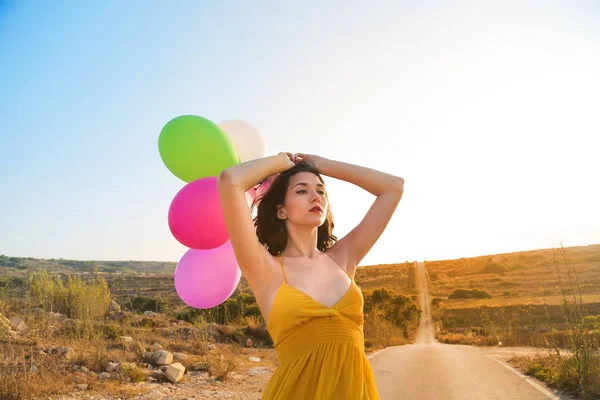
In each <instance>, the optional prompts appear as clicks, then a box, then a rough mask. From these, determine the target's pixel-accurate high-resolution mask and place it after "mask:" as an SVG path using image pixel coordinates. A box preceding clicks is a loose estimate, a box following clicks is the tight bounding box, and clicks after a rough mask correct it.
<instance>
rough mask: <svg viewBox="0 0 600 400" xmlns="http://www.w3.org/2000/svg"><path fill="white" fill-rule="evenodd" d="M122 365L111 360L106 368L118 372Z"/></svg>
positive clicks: (108, 370) (107, 370)
mask: <svg viewBox="0 0 600 400" xmlns="http://www.w3.org/2000/svg"><path fill="white" fill-rule="evenodd" d="M120 367H121V365H120V364H119V363H116V362H110V361H109V362H108V364H106V367H105V368H104V369H105V370H106V372H116V371H118V370H119V368H120Z"/></svg>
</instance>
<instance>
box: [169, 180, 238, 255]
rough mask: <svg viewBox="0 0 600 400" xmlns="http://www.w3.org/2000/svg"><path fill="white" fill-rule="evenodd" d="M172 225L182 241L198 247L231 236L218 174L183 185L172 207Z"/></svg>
mask: <svg viewBox="0 0 600 400" xmlns="http://www.w3.org/2000/svg"><path fill="white" fill-rule="evenodd" d="M169 229H170V230H171V233H172V234H173V236H175V239H177V240H178V241H179V242H180V243H181V244H183V245H184V246H186V247H189V248H192V249H197V250H208V249H214V248H216V247H219V246H221V245H222V244H223V243H225V242H227V241H228V240H229V234H228V233H227V228H226V227H225V219H224V218H223V210H222V209H221V202H220V201H219V193H218V191H217V178H216V177H213V176H211V177H206V178H201V179H197V180H195V181H192V182H190V183H188V184H187V185H185V186H184V187H183V188H181V190H180V191H179V192H178V193H177V194H176V195H175V197H174V198H173V201H172V202H171V206H170V207H169Z"/></svg>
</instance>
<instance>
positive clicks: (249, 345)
mask: <svg viewBox="0 0 600 400" xmlns="http://www.w3.org/2000/svg"><path fill="white" fill-rule="evenodd" d="M246 347H252V339H250V338H248V339H246Z"/></svg>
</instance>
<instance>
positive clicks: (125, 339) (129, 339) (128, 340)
mask: <svg viewBox="0 0 600 400" xmlns="http://www.w3.org/2000/svg"><path fill="white" fill-rule="evenodd" d="M121 340H122V341H123V343H127V344H129V343H133V342H134V340H133V338H132V337H131V336H121Z"/></svg>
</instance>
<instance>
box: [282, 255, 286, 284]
mask: <svg viewBox="0 0 600 400" xmlns="http://www.w3.org/2000/svg"><path fill="white" fill-rule="evenodd" d="M281 276H282V277H283V282H284V283H287V277H286V276H285V261H284V259H283V251H282V252H281Z"/></svg>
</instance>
